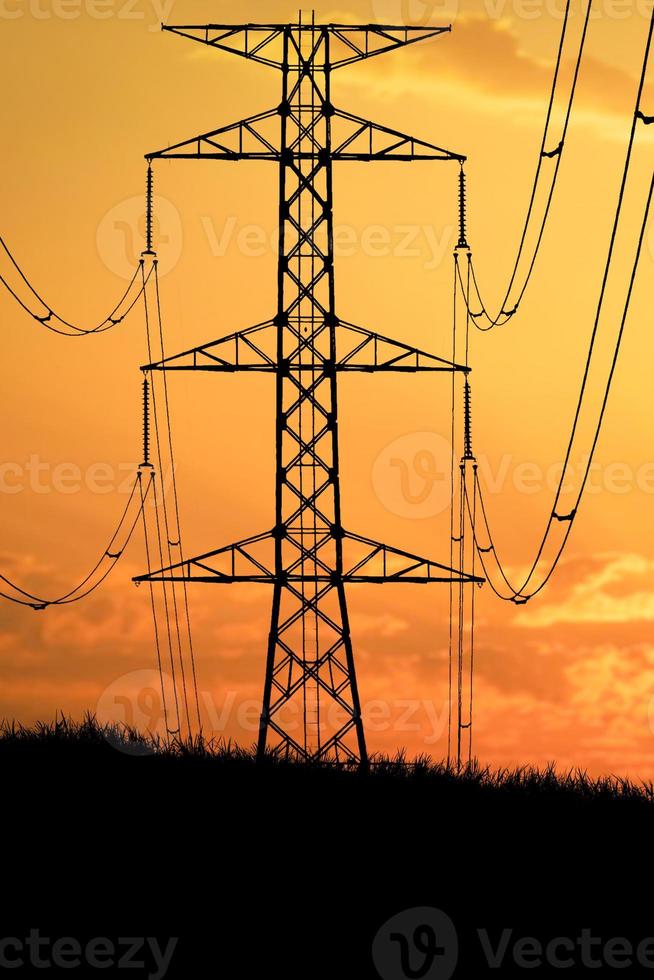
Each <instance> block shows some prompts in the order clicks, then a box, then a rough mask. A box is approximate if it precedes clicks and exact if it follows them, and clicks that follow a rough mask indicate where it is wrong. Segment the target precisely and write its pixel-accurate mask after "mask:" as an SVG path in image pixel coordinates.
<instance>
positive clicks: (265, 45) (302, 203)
mask: <svg viewBox="0 0 654 980" xmlns="http://www.w3.org/2000/svg"><path fill="white" fill-rule="evenodd" d="M165 30H167V31H171V32H173V33H175V34H180V35H182V36H183V37H187V38H190V39H191V40H194V41H197V42H200V43H202V44H205V45H209V46H211V47H215V48H217V49H220V50H223V51H229V52H231V53H232V54H236V55H238V56H240V57H243V58H247V59H249V60H252V61H256V62H259V63H262V64H266V65H269V66H272V67H275V68H277V69H279V70H280V71H281V73H282V79H281V97H280V99H279V101H278V102H277V104H276V105H275V107H274V108H272V109H270V110H269V111H267V112H262V113H259V114H257V115H254V116H251V117H249V118H247V119H244V120H241V121H239V122H236V123H233V124H232V125H229V126H223V127H222V128H220V129H216V130H213V131H211V132H208V133H203V134H201V135H199V136H196V137H193V138H192V139H190V140H185V141H184V142H182V143H177V144H176V145H174V146H171V147H168V148H167V149H164V150H160V151H159V152H157V153H151V154H148V155H147V160H148V161H150V162H152V161H154V160H157V159H170V158H175V159H205V158H206V159H215V160H255V161H256V160H272V161H275V162H276V163H277V165H278V166H279V188H280V191H279V226H280V238H279V257H278V273H277V281H278V298H277V309H276V311H275V313H274V315H273V316H271V318H270V319H269V320H266V321H264V322H263V323H259V324H257V325H256V326H254V327H251V328H249V329H246V330H242V331H238V332H236V333H233V334H230V335H229V336H227V337H224V338H222V339H220V340H217V341H213V342H210V343H208V344H204V345H202V346H200V347H195V348H192V349H190V350H187V351H184V352H182V353H181V354H177V355H175V356H172V357H168V358H165V359H164V360H162V361H160V362H158V363H153V364H149V365H146V366H145V367H144V370H146V371H151V372H154V371H215V372H233V371H261V372H269V373H271V374H274V376H275V417H276V437H275V459H276V480H275V519H274V524H273V527H272V528H271V529H270V530H266V531H264V532H262V533H261V534H257V535H254V536H253V537H250V538H247V539H245V540H243V541H239V542H236V543H235V544H232V545H228V546H227V547H224V548H220V549H218V550H215V551H211V552H208V553H206V554H203V555H200V556H198V557H197V558H193V559H190V560H187V561H184V562H181V563H180V564H177V565H172V566H170V567H168V568H163V569H161V570H160V571H158V572H154V573H152V574H150V575H144V576H140V577H139V578H138V579H137V581H148V580H149V581H172V582H176V581H186V582H207V583H231V582H259V583H266V584H269V585H270V586H271V588H272V617H271V628H270V633H269V637H268V648H267V658H266V671H265V682H264V693H263V707H262V713H261V722H260V732H259V753H260V756H263V755H264V754H265V753H266V752H267V751H273V752H276V753H280V754H283V755H287V756H292V757H296V758H300V759H304V760H307V761H331V762H353V761H354V762H356V761H358V762H360V763H362V764H366V763H367V752H366V743H365V736H364V729H363V723H362V718H361V704H360V698H359V692H358V686H357V679H356V671H355V664H354V654H353V648H352V638H351V633H350V623H349V618H348V610H347V602H346V588H345V587H346V585H349V584H350V583H382V582H407V583H408V582H413V583H420V584H424V583H436V582H441V583H443V582H446V583H450V582H461V581H465V582H479V581H482V580H481V579H478V578H475V577H474V576H472V575H468V574H463V575H462V574H461V573H460V572H458V571H456V570H454V569H452V568H450V567H449V566H446V565H443V564H439V563H437V562H434V561H430V560H428V559H424V558H421V557H419V556H416V555H413V554H410V553H408V552H406V551H402V550H399V549H396V548H392V547H390V546H388V545H385V544H382V543H380V542H377V541H374V540H372V539H370V538H368V537H364V536H362V535H359V534H354V533H352V532H350V531H348V530H346V529H345V528H344V526H343V521H342V516H341V484H340V461H339V419H338V377H339V375H340V374H341V373H342V372H348V371H366V372H372V371H387V372H388V371H395V372H407V373H412V372H416V371H433V372H446V373H450V374H451V373H452V372H462V373H463V374H466V373H467V371H468V369H467V368H466V367H463V366H460V365H457V364H454V363H452V362H451V361H449V360H447V359H444V358H440V357H437V356H435V355H433V354H429V353H427V352H425V351H422V350H419V349H418V348H415V347H412V346H409V345H407V344H404V343H402V342H399V341H396V340H391V339H389V338H387V337H384V336H382V335H381V334H378V333H374V332H372V331H370V330H368V329H365V328H363V327H359V326H355V325H354V324H352V323H350V322H348V321H346V320H343V319H341V318H340V317H339V316H338V314H337V311H336V300H335V283H334V247H333V188H332V167H333V163H334V162H335V161H348V160H352V161H382V160H391V161H397V160H406V161H418V160H443V161H459V162H461V161H463V160H464V159H465V157H463V156H462V155H461V154H458V153H452V152H450V151H448V150H445V149H443V148H442V147H439V146H436V145H434V144H432V143H429V142H425V141H423V140H419V139H415V138H413V137H411V136H407V135H405V134H403V133H400V132H398V131H397V130H393V129H389V128H388V127H386V126H382V125H378V124H376V123H373V122H370V121H368V120H365V119H362V118H360V117H358V116H355V115H353V114H352V113H349V112H344V111H342V110H339V109H337V108H336V107H335V105H334V103H333V101H332V90H331V73H332V71H333V70H334V69H337V68H341V67H345V66H347V65H350V64H353V63H355V62H357V61H362V60H364V59H366V58H371V57H374V56H377V55H381V54H385V53H388V52H390V51H392V50H394V49H396V48H400V47H405V46H406V45H408V44H412V43H415V42H417V41H421V40H425V39H427V38H430V37H436V36H439V35H441V34H444V33H446V32H448V31H449V30H450V28H449V27H434V28H416V29H411V28H405V27H383V26H379V25H370V26H363V27H356V26H353V25H350V24H328V25H315V24H311V25H305V24H302V23H299V24H280V25H271V24H259V25H252V24H246V25H241V26H228V25H212V24H209V25H204V26H178V27H166V28H165Z"/></svg>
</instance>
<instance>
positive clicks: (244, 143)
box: [146, 109, 280, 162]
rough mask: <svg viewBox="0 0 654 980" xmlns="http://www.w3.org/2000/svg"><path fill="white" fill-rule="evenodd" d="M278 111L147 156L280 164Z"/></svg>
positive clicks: (237, 123)
mask: <svg viewBox="0 0 654 980" xmlns="http://www.w3.org/2000/svg"><path fill="white" fill-rule="evenodd" d="M279 118H280V117H279V110H278V109H269V110H268V111H266V112H259V113H257V114H256V115H254V116H249V117H248V118H247V119H241V120H239V122H235V123H230V124H229V125H228V126H221V127H220V129H214V130H212V131H211V132H210V133H200V135H199V136H193V137H191V139H188V140H183V141H182V142H181V143H175V144H174V145H173V146H169V147H167V148H166V149H164V150H157V151H156V152H154V153H148V154H147V155H146V160H148V161H151V160H198V159H199V160H273V161H276V162H279V160H280V150H279Z"/></svg>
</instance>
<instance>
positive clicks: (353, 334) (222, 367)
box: [141, 320, 469, 374]
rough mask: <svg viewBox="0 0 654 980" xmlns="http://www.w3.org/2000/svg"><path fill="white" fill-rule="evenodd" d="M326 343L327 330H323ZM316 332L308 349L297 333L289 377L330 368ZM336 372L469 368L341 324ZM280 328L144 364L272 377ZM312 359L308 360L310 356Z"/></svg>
mask: <svg viewBox="0 0 654 980" xmlns="http://www.w3.org/2000/svg"><path fill="white" fill-rule="evenodd" d="M324 333H325V338H326V341H327V338H328V331H327V330H326V328H325V330H324ZM316 334H317V331H316V332H314V334H313V336H312V337H311V343H310V344H309V342H308V340H307V339H306V338H304V339H303V335H302V332H301V331H299V332H297V349H296V350H294V351H293V356H292V357H289V359H288V360H287V361H286V362H285V364H284V370H286V371H289V372H315V371H324V370H325V368H326V367H328V365H329V358H330V353H331V352H330V349H329V347H328V346H327V343H326V344H325V352H324V356H321V354H320V347H319V344H318V342H317V336H316ZM335 335H336V358H335V361H334V365H335V370H336V371H338V372H341V371H343V372H352V371H363V372H367V373H373V372H375V371H386V372H397V373H415V372H418V371H432V372H447V373H452V372H462V373H464V374H467V373H468V371H469V368H467V367H464V366H463V365H461V364H455V363H454V362H452V361H449V360H447V359H446V358H443V357H438V356H437V355H436V354H430V353H428V352H427V351H424V350H421V349H420V348H419V347H413V346H411V345H410V344H403V343H400V342H399V341H397V340H392V339H390V338H389V337H385V336H383V335H382V334H379V333H374V332H373V331H372V330H366V329H365V328H364V327H357V326H355V325H354V324H353V323H347V322H346V321H343V320H341V321H339V322H338V324H337V326H336V331H335ZM276 339H277V326H276V325H275V322H274V320H267V321H265V322H264V323H258V324H256V326H254V327H249V328H248V329H246V330H241V331H237V332H236V333H232V334H229V335H228V336H226V337H222V338H221V339H220V340H214V341H211V342H210V343H208V344H202V345H200V346H199V347H192V348H190V349H189V350H186V351H182V352H181V353H180V354H174V355H172V356H171V357H167V358H165V359H164V360H162V361H158V362H156V363H153V364H145V365H143V367H142V369H141V370H143V371H213V372H219V373H223V374H230V373H234V372H236V371H256V372H269V373H274V372H275V371H277V369H278V365H277V351H276ZM308 355H310V356H308Z"/></svg>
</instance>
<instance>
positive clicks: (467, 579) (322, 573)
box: [134, 531, 485, 610]
mask: <svg viewBox="0 0 654 980" xmlns="http://www.w3.org/2000/svg"><path fill="white" fill-rule="evenodd" d="M289 540H290V541H292V542H293V544H294V547H295V548H296V549H297V552H298V556H299V557H298V558H297V559H296V560H293V561H292V562H291V563H290V564H289V565H288V567H287V568H286V569H285V570H284V572H283V583H284V585H286V586H287V587H288V588H290V589H291V591H294V585H295V584H298V583H302V582H305V583H306V582H314V583H316V584H318V583H320V584H322V585H324V586H325V587H327V589H329V588H331V587H333V586H334V585H335V584H336V580H335V578H334V572H333V571H331V570H330V569H329V568H328V567H327V566H326V565H325V564H323V563H322V562H320V561H316V562H315V567H314V569H313V570H312V571H311V572H308V571H307V570H306V568H305V569H304V571H303V570H302V567H301V565H302V558H305V559H306V557H307V556H308V555H309V554H315V555H317V554H318V552H319V551H320V549H322V548H325V546H326V544H327V537H325V538H324V539H321V540H320V542H318V543H317V544H315V545H314V546H313V548H312V549H311V551H309V550H308V549H307V548H306V547H305V546H304V545H302V544H298V541H297V540H294V539H293V534H292V532H291V533H290V534H289ZM274 541H275V532H274V531H266V532H264V533H263V534H258V535H254V536H253V537H250V538H246V539H244V540H243V541H237V542H236V543H235V544H230V545H226V546H225V547H223V548H218V549H217V550H216V551H211V552H208V553H207V554H204V555H198V557H197V558H188V559H186V560H185V561H183V562H179V563H178V564H176V565H169V566H168V567H167V568H162V569H159V570H158V571H153V572H150V573H149V574H147V575H139V576H137V577H136V578H135V579H134V581H135V582H205V583H212V584H225V585H230V584H232V583H234V582H254V583H268V584H274V583H275V582H276V581H277V580H278V577H277V576H276V575H275V573H274V571H272V570H271V568H270V566H269V564H268V562H269V558H268V554H269V553H271V551H272V548H273V546H274ZM342 541H343V554H344V571H343V574H342V577H340V578H339V581H342V582H344V583H359V584H362V583H369V584H372V585H380V584H383V583H385V582H405V583H413V584H414V585H426V584H430V583H432V584H434V583H444V582H453V583H458V582H463V583H465V584H477V585H482V584H483V583H484V581H485V579H484V578H480V577H479V576H476V575H472V574H469V573H468V572H461V571H460V570H457V569H454V568H450V567H449V566H447V565H442V564H439V563H438V562H435V561H431V560H430V559H428V558H421V557H420V556H419V555H414V554H412V553H411V552H410V551H402V550H401V549H399V548H393V547H392V546H391V545H387V544H382V543H381V542H379V541H374V540H372V539H371V538H366V537H363V536H362V535H360V534H353V533H351V532H350V531H343V532H342ZM322 594H323V593H317V594H316V596H315V597H314V600H313V601H312V602H310V603H309V606H310V607H311V608H314V610H315V609H317V608H318V605H319V601H320V599H321V597H322Z"/></svg>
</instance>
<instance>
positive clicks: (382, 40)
mask: <svg viewBox="0 0 654 980" xmlns="http://www.w3.org/2000/svg"><path fill="white" fill-rule="evenodd" d="M162 30H164V31H168V32H170V33H172V34H178V35H180V37H185V38H188V39H189V40H191V41H196V42H198V43H200V44H205V45H208V46H209V47H211V48H216V49H217V50H220V51H226V52H228V53H229V54H235V55H237V56H238V57H240V58H247V59H248V60H249V61H255V62H258V63H259V64H262V65H268V66H269V67H271V68H278V69H280V70H281V69H284V66H285V59H284V39H285V37H288V38H289V41H290V44H291V45H292V46H293V47H294V49H295V53H296V55H297V56H298V64H297V65H293V64H292V63H291V65H288V63H287V67H288V70H290V71H293V70H295V71H298V68H299V65H301V64H302V61H303V60H304V59H303V52H302V51H301V50H300V46H298V43H297V39H296V38H297V37H298V36H301V35H306V36H307V37H309V36H311V37H312V38H314V37H318V36H320V37H323V36H325V35H329V38H330V51H331V56H330V59H329V65H328V66H326V65H325V64H324V63H322V64H321V63H320V62H319V61H318V60H316V62H315V69H316V70H317V71H319V70H324V69H325V67H329V68H330V69H334V68H344V67H345V66H347V65H351V64H354V63H355V62H357V61H364V60H366V59H367V58H373V57H375V55H379V54H386V52H388V51H393V50H395V49H396V48H404V47H407V46H408V45H410V44H416V43H417V42H418V41H428V40H430V39H431V38H434V37H439V36H440V35H441V34H448V33H449V32H450V31H451V30H452V28H451V26H449V25H448V26H446V27H402V26H400V27H397V26H391V25H383V24H367V25H353V24H326V25H320V26H312V25H309V24H306V25H299V26H293V29H292V30H291V29H290V28H289V25H288V24H240V25H239V24H178V25H172V24H171V25H169V26H168V25H163V26H162Z"/></svg>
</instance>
